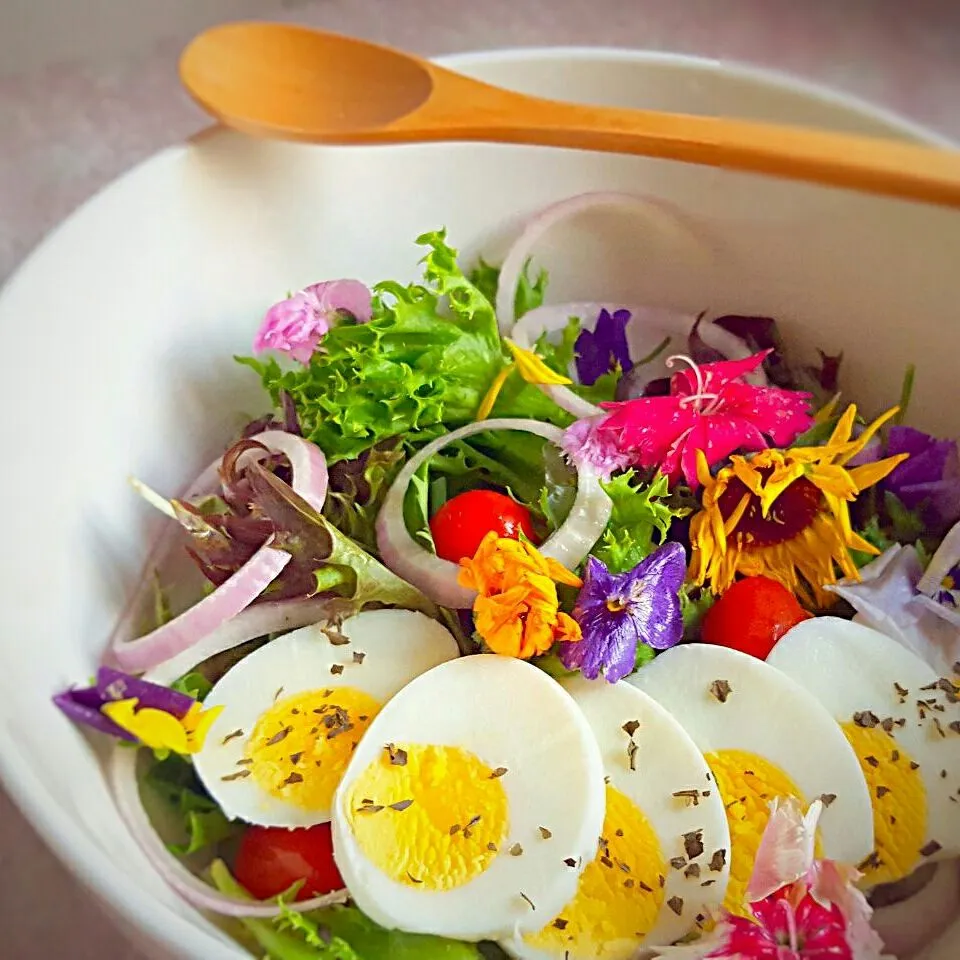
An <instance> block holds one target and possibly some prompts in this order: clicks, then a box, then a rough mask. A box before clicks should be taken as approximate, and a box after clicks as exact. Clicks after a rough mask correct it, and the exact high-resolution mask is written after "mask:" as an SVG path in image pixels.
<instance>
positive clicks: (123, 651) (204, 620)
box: [113, 430, 327, 672]
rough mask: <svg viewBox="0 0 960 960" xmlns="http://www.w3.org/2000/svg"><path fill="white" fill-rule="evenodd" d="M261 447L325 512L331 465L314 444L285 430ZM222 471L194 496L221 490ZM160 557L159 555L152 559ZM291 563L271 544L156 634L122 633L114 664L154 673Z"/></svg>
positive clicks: (197, 485) (203, 480)
mask: <svg viewBox="0 0 960 960" xmlns="http://www.w3.org/2000/svg"><path fill="white" fill-rule="evenodd" d="M256 441H257V443H258V444H261V445H262V446H263V447H265V448H266V449H267V450H268V451H269V452H270V453H280V454H284V455H285V456H286V457H287V459H288V460H289V461H290V466H291V472H292V482H291V486H292V488H293V490H294V491H295V492H296V493H297V494H299V495H300V496H301V497H302V498H303V499H304V500H306V501H307V503H309V504H310V506H312V507H313V508H314V509H315V510H318V511H319V510H322V509H323V503H324V500H325V499H326V495H327V463H326V459H325V457H324V456H323V451H322V450H320V448H319V447H317V446H316V445H315V444H312V443H310V442H309V441H308V440H304V439H303V438H302V437H297V436H294V435H293V434H290V433H285V432H284V431H282V430H268V431H266V432H264V433H261V434H258V435H257V437H256ZM250 455H254V456H255V455H256V451H255V450H252V451H250V452H249V453H248V454H244V456H250ZM221 459H222V458H221ZM219 465H220V461H219V460H218V461H217V462H216V464H215V465H211V466H210V467H208V468H207V470H205V471H204V472H203V474H201V475H200V477H198V478H197V480H196V481H195V482H194V483H193V484H191V486H190V488H189V490H188V492H194V491H195V492H197V493H201V492H210V491H211V488H213V489H215V488H216V487H215V480H214V477H215V476H216V471H218V470H219ZM212 471H213V474H212V475H211V472H212ZM156 555H157V550H156V549H155V550H154V551H152V552H151V556H152V557H154V556H156ZM290 560H291V556H290V554H289V553H286V552H284V551H281V550H276V549H274V548H273V547H271V546H270V542H269V541H268V542H267V543H265V544H264V545H263V546H262V547H261V548H260V549H259V550H258V551H257V552H256V553H255V554H254V555H253V556H252V557H251V558H250V559H249V560H248V561H247V562H246V563H245V564H244V565H243V566H242V567H241V568H240V569H239V570H238V571H237V572H236V573H235V574H233V576H231V577H230V578H229V579H228V580H227V581H226V582H225V583H223V584H221V585H220V586H219V587H217V589H216V590H214V591H213V593H211V594H209V595H208V596H206V597H204V598H203V599H202V600H200V601H199V602H197V603H196V604H194V605H193V606H192V607H190V608H189V609H188V610H186V611H185V612H184V613H182V614H180V616H179V617H175V618H174V619H173V620H171V621H170V622H169V623H165V624H163V626H161V627H158V628H157V629H156V630H154V631H153V632H152V633H148V634H147V635H146V636H143V637H140V638H139V639H137V640H132V641H129V642H123V641H122V640H121V638H120V635H119V633H118V631H119V630H120V627H118V631H115V633H114V639H113V657H114V660H115V661H116V663H117V664H118V665H119V666H120V667H121V668H122V669H124V670H127V671H131V672H139V671H143V670H149V669H150V668H151V667H155V666H157V665H158V664H160V663H162V662H163V661H165V660H169V659H170V658H171V657H174V656H176V655H177V654H180V653H182V652H183V651H184V650H187V649H188V648H189V647H191V646H193V645H194V644H195V643H197V642H199V641H200V640H202V639H203V638H204V637H206V636H208V635H209V634H211V633H213V632H214V631H215V630H217V629H219V628H220V627H222V626H223V625H224V624H225V623H227V622H228V621H229V620H230V619H232V618H233V617H235V616H237V614H239V613H240V612H241V611H242V610H245V609H246V608H247V607H248V606H249V605H250V604H251V603H253V601H254V600H256V599H257V597H259V596H260V595H261V594H262V593H263V591H264V590H265V589H266V588H267V587H268V586H269V585H270V584H271V583H272V582H273V581H274V580H275V579H276V578H277V576H278V575H279V574H280V572H281V571H282V570H283V568H284V567H285V566H286V565H287V564H288V563H289V562H290ZM149 569H150V568H149V567H148V570H149ZM148 584H149V576H147V577H145V578H144V579H143V581H142V582H141V589H140V591H139V592H138V595H137V596H136V597H135V601H136V602H135V603H134V604H131V605H129V606H128V608H127V613H126V614H125V615H124V617H123V618H122V620H121V626H124V625H127V626H128V625H129V622H130V618H131V617H132V616H133V614H134V612H135V611H136V609H137V608H138V606H139V601H140V600H142V596H143V593H142V591H143V590H144V589H146V587H147V585H148Z"/></svg>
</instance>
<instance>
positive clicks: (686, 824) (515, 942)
mask: <svg viewBox="0 0 960 960" xmlns="http://www.w3.org/2000/svg"><path fill="white" fill-rule="evenodd" d="M561 685H562V686H563V688H564V689H565V690H566V691H567V692H568V693H569V694H570V695H571V696H572V697H573V699H574V701H575V702H576V704H577V706H578V707H580V709H581V710H582V711H583V714H584V716H585V717H586V718H587V722H588V723H589V724H590V729H591V730H592V731H593V735H594V737H595V738H596V740H597V743H598V744H599V746H600V753H601V757H602V759H603V766H604V773H605V774H606V776H607V777H608V778H609V782H610V784H611V786H613V787H614V788H616V789H617V790H619V791H620V792H621V793H622V794H624V795H625V796H626V797H628V798H629V799H630V800H632V801H633V803H634V804H635V805H636V806H637V808H638V809H639V810H640V811H641V812H642V813H643V814H644V815H645V817H646V818H647V820H648V822H649V824H650V826H651V827H652V829H653V831H654V833H655V834H656V836H657V839H658V841H659V844H660V850H661V853H662V855H663V860H664V863H663V866H662V869H663V875H664V876H665V877H666V883H665V885H664V888H663V900H662V904H661V907H660V912H659V915H658V918H657V922H656V925H655V926H654V928H653V929H652V930H651V931H650V932H649V934H648V935H647V936H646V938H644V940H643V942H644V943H645V944H647V945H656V944H669V943H673V942H674V941H676V940H679V939H680V938H681V937H683V936H685V935H686V934H687V933H688V932H689V931H690V930H691V929H692V928H693V926H694V922H695V918H696V916H697V915H698V914H701V913H703V914H706V912H707V910H708V909H712V908H714V907H716V906H719V904H721V903H722V902H723V898H724V895H725V894H726V889H727V880H728V878H729V870H730V868H729V857H728V856H726V853H727V852H728V851H729V848H730V833H729V830H728V827H727V818H726V814H725V812H724V809H723V801H722V799H721V798H720V794H719V792H718V791H717V789H716V785H715V784H714V783H713V782H712V776H711V774H710V768H709V767H708V766H707V764H706V761H705V760H704V759H703V754H702V753H701V752H700V751H699V750H698V749H697V746H696V744H694V742H693V740H691V739H690V736H689V735H688V734H687V733H686V731H685V730H684V729H683V727H682V726H681V725H680V724H679V723H678V722H677V721H676V720H675V719H674V717H673V716H672V715H671V714H670V713H668V712H667V711H666V710H665V709H664V708H663V707H662V706H660V704H658V703H657V702H656V701H655V700H653V699H652V698H651V697H650V696H648V695H647V694H645V693H643V692H642V691H640V690H638V689H637V688H636V687H632V686H629V685H628V684H626V683H616V684H611V683H607V682H606V681H604V680H587V679H585V678H584V677H581V676H575V677H570V678H566V679H564V680H562V681H561ZM633 722H638V723H639V724H640V725H639V727H637V729H636V730H635V732H634V733H633V734H632V735H630V734H628V733H627V732H626V731H625V730H624V725H626V724H631V725H632V723H633ZM631 740H632V742H633V743H634V744H635V745H636V748H637V749H636V753H635V754H634V760H633V769H631V763H630V756H629V754H628V752H627V748H628V746H629V744H630V742H631ZM689 790H695V791H697V793H698V796H697V798H696V801H697V802H696V805H694V804H693V802H692V800H690V799H684V798H683V797H678V796H676V794H677V793H678V792H680V791H689ZM696 831H702V841H703V846H704V853H703V854H702V855H701V857H699V858H697V860H696V861H695V862H696V863H697V865H698V866H699V867H700V869H701V875H700V876H699V877H686V876H684V872H683V870H674V869H671V868H670V866H669V861H670V860H671V859H672V858H675V857H684V856H685V851H684V842H683V836H684V834H688V833H695V832H696ZM716 850H723V851H724V852H725V859H724V865H723V868H722V869H721V870H719V871H716V872H714V871H711V870H710V869H709V868H708V864H709V862H710V859H711V856H712V854H713V852H714V851H716ZM704 881H710V882H709V885H708V886H703V885H702V884H703V882H704ZM642 895H643V894H642V893H639V892H638V896H642ZM672 897H680V898H681V899H682V900H683V904H684V906H683V909H682V911H681V913H680V915H679V916H678V915H677V914H676V913H675V912H674V911H673V910H671V909H670V908H669V907H668V906H667V901H668V900H670V899H671V898H672ZM638 945H639V944H638V941H637V940H635V939H631V940H628V941H624V942H622V943H620V944H616V943H607V944H605V947H604V953H603V956H604V958H608V960H626V958H629V957H631V956H632V955H633V954H634V952H635V951H636V949H637V947H638ZM501 946H502V947H503V948H504V949H505V950H506V951H507V952H508V953H509V954H511V956H514V957H517V958H520V960H556V958H557V957H559V958H561V960H563V958H564V956H565V953H566V951H562V952H548V951H545V950H542V949H538V948H536V947H534V946H532V945H531V944H529V943H528V942H526V941H525V940H524V939H523V938H522V937H512V938H510V939H509V940H507V941H504V942H502V943H501ZM567 955H568V956H569V957H570V958H571V960H575V958H580V957H586V956H587V954H585V953H583V952H582V950H581V951H579V952H578V950H577V945H576V943H571V944H570V945H569V953H568V954H567Z"/></svg>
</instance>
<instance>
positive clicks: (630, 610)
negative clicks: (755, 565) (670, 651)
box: [560, 543, 687, 683]
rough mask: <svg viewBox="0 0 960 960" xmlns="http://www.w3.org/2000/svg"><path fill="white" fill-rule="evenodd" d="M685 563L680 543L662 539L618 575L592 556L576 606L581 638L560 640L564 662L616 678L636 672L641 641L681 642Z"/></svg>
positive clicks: (591, 675) (659, 646) (659, 645)
mask: <svg viewBox="0 0 960 960" xmlns="http://www.w3.org/2000/svg"><path fill="white" fill-rule="evenodd" d="M686 566H687V564H686V554H685V553H684V549H683V547H682V546H681V545H680V544H679V543H666V544H664V545H663V546H662V547H659V548H658V549H657V550H655V551H654V552H653V553H651V554H650V556H648V557H646V558H645V559H644V560H641V561H640V563H638V564H637V565H636V566H635V567H634V568H633V569H632V570H630V571H628V572H627V573H622V574H616V575H614V574H611V573H610V571H609V570H608V569H607V568H606V566H605V565H604V564H603V562H602V561H600V560H598V559H597V558H596V557H589V558H588V560H587V568H586V571H585V574H584V579H583V587H582V588H581V590H580V594H579V596H578V597H577V602H576V605H575V607H574V611H573V616H574V619H575V620H576V621H577V622H578V623H579V624H580V628H581V631H582V633H583V637H582V639H581V640H580V641H579V642H577V643H565V644H561V647H560V660H561V662H562V663H563V665H564V666H565V667H566V668H567V669H568V670H576V669H579V670H580V671H581V672H582V673H583V675H584V676H585V677H587V678H588V679H591V680H592V679H596V678H597V677H598V676H599V675H600V674H601V673H603V676H604V678H605V679H606V680H607V681H608V682H610V683H615V682H616V681H617V680H620V679H622V678H623V677H625V676H627V675H628V674H629V673H631V672H633V670H634V668H635V666H636V658H637V645H638V644H640V643H644V644H646V645H647V646H649V647H651V648H652V649H654V650H666V649H667V648H668V647H672V646H674V645H675V644H676V643H679V642H680V639H681V637H682V635H683V617H682V615H681V610H680V597H679V593H680V588H681V586H682V585H683V581H684V577H685V576H686Z"/></svg>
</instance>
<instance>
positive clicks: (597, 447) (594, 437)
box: [560, 413, 633, 480]
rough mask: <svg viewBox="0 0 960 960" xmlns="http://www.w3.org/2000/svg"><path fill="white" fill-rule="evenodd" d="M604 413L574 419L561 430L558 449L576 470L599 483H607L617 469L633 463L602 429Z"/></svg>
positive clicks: (613, 439) (629, 455)
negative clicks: (586, 472)
mask: <svg viewBox="0 0 960 960" xmlns="http://www.w3.org/2000/svg"><path fill="white" fill-rule="evenodd" d="M604 420H606V414H603V413H601V414H598V415H596V416H593V417H584V418H583V419H581V420H575V421H574V422H573V423H571V424H570V426H569V427H567V429H566V430H564V431H563V437H562V439H561V440H560V448H561V449H562V450H563V452H564V453H565V454H566V456H567V459H568V460H569V461H570V462H571V463H572V464H573V465H574V466H575V467H576V468H577V470H591V471H592V472H593V473H595V474H596V475H597V476H598V477H599V478H600V479H601V480H609V479H610V478H611V477H612V476H613V474H614V473H616V472H617V471H619V470H626V468H627V467H629V466H630V464H631V462H632V461H633V457H632V456H631V454H629V453H627V452H626V451H624V450H621V449H620V447H619V446H618V445H617V440H616V437H615V436H614V435H613V434H611V433H610V432H609V431H606V430H601V429H600V428H601V426H602V425H603V422H604Z"/></svg>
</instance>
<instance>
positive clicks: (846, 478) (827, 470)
mask: <svg viewBox="0 0 960 960" xmlns="http://www.w3.org/2000/svg"><path fill="white" fill-rule="evenodd" d="M808 477H809V480H810V482H811V483H812V484H814V486H816V487H818V488H819V489H820V490H821V491H823V492H824V493H830V494H833V496H835V497H840V498H842V499H844V500H852V499H853V498H854V497H855V496H856V495H857V494H858V493H859V492H860V488H859V487H858V486H857V485H856V483H855V482H854V480H853V478H852V477H851V475H850V472H849V471H848V470H846V469H845V468H844V467H838V466H834V465H833V464H832V463H826V464H821V465H820V466H818V467H815V468H814V469H813V470H812V471H811V472H810V474H809V475H808Z"/></svg>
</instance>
